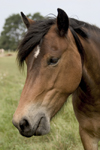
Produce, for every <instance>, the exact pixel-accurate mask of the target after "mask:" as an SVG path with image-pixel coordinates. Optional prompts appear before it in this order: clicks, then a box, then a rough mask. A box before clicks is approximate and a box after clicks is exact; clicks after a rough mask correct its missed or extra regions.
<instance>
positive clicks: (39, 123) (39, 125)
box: [12, 115, 50, 137]
mask: <svg viewBox="0 0 100 150" xmlns="http://www.w3.org/2000/svg"><path fill="white" fill-rule="evenodd" d="M12 122H13V124H14V126H15V127H16V128H18V130H19V132H20V134H21V135H23V136H25V137H31V136H33V135H35V136H40V135H45V134H47V133H48V132H49V131H50V123H49V120H48V118H47V117H46V116H45V115H36V117H35V119H34V120H30V119H29V118H26V117H24V118H23V119H21V120H20V121H19V123H17V122H16V121H15V120H14V119H13V121H12Z"/></svg>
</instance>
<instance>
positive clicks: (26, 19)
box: [21, 12, 34, 29]
mask: <svg viewBox="0 0 100 150" xmlns="http://www.w3.org/2000/svg"><path fill="white" fill-rule="evenodd" d="M21 16H22V20H23V22H24V24H25V26H26V27H27V29H28V28H29V27H30V25H31V24H32V23H34V21H33V20H31V19H29V18H28V17H26V16H25V15H24V13H23V12H21Z"/></svg>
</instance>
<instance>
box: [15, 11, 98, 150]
mask: <svg viewBox="0 0 100 150" xmlns="http://www.w3.org/2000/svg"><path fill="white" fill-rule="evenodd" d="M21 14H22V18H23V21H24V23H25V25H26V27H27V28H28V31H27V34H26V35H25V37H24V39H23V40H22V42H21V44H20V46H19V50H18V56H17V58H18V61H19V65H20V67H22V66H23V63H24V61H25V62H26V65H27V78H26V82H25V85H24V88H23V91H22V94H21V98H20V101H19V105H18V107H17V110H16V112H15V114H14V116H13V124H14V125H15V127H17V128H18V130H19V132H20V133H21V134H22V135H23V136H26V137H30V136H32V135H44V134H47V133H48V132H49V131H50V120H51V118H52V117H53V116H54V115H55V114H56V113H57V112H58V111H59V110H60V108H61V107H62V106H63V104H64V103H65V101H66V99H67V98H68V96H69V95H70V94H72V95H73V107H74V111H75V115H76V117H77V120H78V122H79V132H80V136H81V139H82V143H83V146H84V149H85V150H97V149H98V141H99V140H100V29H99V28H97V27H95V26H92V25H90V24H88V23H85V22H81V21H78V20H75V19H71V18H68V16H67V14H66V13H65V12H64V11H63V10H61V9H58V16H57V18H56V19H44V20H42V21H32V20H30V19H29V18H27V17H26V16H25V15H24V14H23V13H21Z"/></svg>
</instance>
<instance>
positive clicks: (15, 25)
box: [0, 12, 44, 51]
mask: <svg viewBox="0 0 100 150" xmlns="http://www.w3.org/2000/svg"><path fill="white" fill-rule="evenodd" d="M27 17H29V18H30V19H32V20H35V21H36V20H41V19H43V18H44V17H43V16H42V15H41V14H40V13H39V12H37V13H35V14H33V15H32V14H28V15H27ZM25 32H26V27H25V25H24V23H23V22H22V19H21V16H20V15H19V14H12V15H11V16H9V17H8V18H7V19H6V20H5V24H4V26H3V31H2V32H1V36H0V48H3V49H5V50H13V51H15V50H16V49H17V46H18V44H19V42H20V40H21V39H22V37H23V35H24V34H25Z"/></svg>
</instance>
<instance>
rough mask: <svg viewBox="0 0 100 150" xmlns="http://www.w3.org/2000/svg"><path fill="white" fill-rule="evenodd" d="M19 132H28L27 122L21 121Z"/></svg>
mask: <svg viewBox="0 0 100 150" xmlns="http://www.w3.org/2000/svg"><path fill="white" fill-rule="evenodd" d="M19 127H20V129H21V131H28V130H29V128H30V125H29V122H28V121H27V120H26V119H22V120H21V121H20V123H19Z"/></svg>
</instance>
